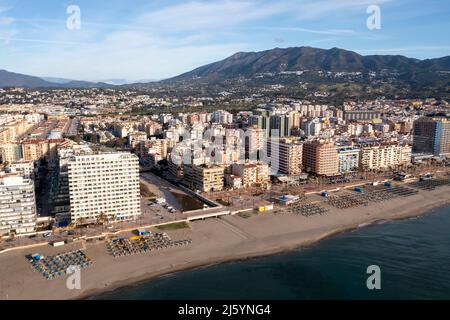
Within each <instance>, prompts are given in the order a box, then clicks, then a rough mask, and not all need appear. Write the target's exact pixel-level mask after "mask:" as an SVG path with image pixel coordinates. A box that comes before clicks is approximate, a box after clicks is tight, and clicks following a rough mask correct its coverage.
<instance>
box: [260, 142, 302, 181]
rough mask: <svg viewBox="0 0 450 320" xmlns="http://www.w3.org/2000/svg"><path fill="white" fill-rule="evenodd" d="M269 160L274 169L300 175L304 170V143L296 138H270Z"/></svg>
mask: <svg viewBox="0 0 450 320" xmlns="http://www.w3.org/2000/svg"><path fill="white" fill-rule="evenodd" d="M267 148H268V155H269V158H268V159H267V160H268V161H267V162H269V161H270V162H271V167H272V169H273V170H278V172H280V173H284V174H287V175H299V174H301V172H302V163H303V143H302V142H301V141H299V140H297V139H295V138H282V139H279V140H278V141H277V139H270V140H269V141H268V147H267Z"/></svg>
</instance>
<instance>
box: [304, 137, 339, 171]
mask: <svg viewBox="0 0 450 320" xmlns="http://www.w3.org/2000/svg"><path fill="white" fill-rule="evenodd" d="M303 166H304V168H305V170H306V172H309V173H313V174H316V175H319V176H335V175H337V174H339V154H338V148H337V146H336V145H335V144H334V143H333V142H331V141H328V140H318V139H316V140H310V141H307V142H306V143H305V144H304V145H303Z"/></svg>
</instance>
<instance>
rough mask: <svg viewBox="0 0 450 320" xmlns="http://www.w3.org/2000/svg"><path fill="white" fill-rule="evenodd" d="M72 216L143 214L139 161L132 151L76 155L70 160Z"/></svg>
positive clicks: (118, 217)
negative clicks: (130, 152)
mask: <svg viewBox="0 0 450 320" xmlns="http://www.w3.org/2000/svg"><path fill="white" fill-rule="evenodd" d="M68 175H69V194H70V210H71V220H72V222H76V221H77V220H79V219H81V218H83V219H86V220H88V221H93V220H95V219H96V218H97V216H98V215H100V214H102V213H103V214H105V215H107V216H110V217H111V216H113V217H115V218H116V220H132V219H135V218H136V217H138V216H139V215H140V214H141V207H140V185H139V161H138V158H137V156H136V155H133V154H129V153H103V154H91V155H75V156H73V157H71V158H70V160H69V161H68Z"/></svg>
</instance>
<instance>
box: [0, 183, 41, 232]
mask: <svg viewBox="0 0 450 320" xmlns="http://www.w3.org/2000/svg"><path fill="white" fill-rule="evenodd" d="M36 218H37V217H36V200H35V195H34V182H33V180H32V179H31V178H29V177H23V176H22V175H12V176H11V175H7V176H3V177H0V235H6V234H12V233H15V234H23V233H29V232H34V231H35V230H36Z"/></svg>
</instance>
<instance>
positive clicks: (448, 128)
mask: <svg viewBox="0 0 450 320" xmlns="http://www.w3.org/2000/svg"><path fill="white" fill-rule="evenodd" d="M413 151H414V152H415V153H424V154H433V155H434V156H436V157H444V156H447V157H448V156H450V120H449V119H447V118H438V117H435V118H429V117H422V118H419V119H417V120H416V121H415V122H414V129H413Z"/></svg>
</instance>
